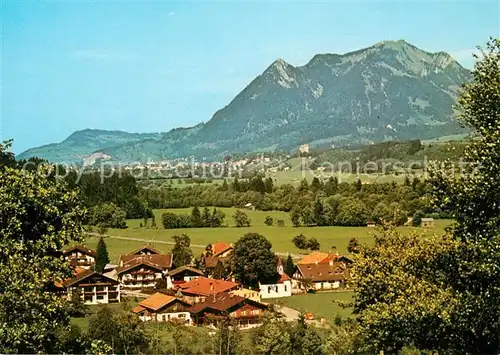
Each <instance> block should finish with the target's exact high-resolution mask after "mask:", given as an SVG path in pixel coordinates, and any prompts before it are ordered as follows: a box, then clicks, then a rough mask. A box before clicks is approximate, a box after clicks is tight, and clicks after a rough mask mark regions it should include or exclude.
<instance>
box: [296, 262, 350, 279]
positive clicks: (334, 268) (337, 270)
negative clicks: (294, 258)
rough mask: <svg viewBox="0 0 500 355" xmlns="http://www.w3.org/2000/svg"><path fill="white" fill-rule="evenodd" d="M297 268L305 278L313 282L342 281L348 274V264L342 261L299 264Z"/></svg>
mask: <svg viewBox="0 0 500 355" xmlns="http://www.w3.org/2000/svg"><path fill="white" fill-rule="evenodd" d="M297 269H298V271H299V272H300V273H301V274H302V276H303V277H304V278H305V279H309V280H311V281H313V282H321V281H342V280H345V278H346V277H347V275H348V271H347V269H346V265H345V264H344V263H342V262H333V263H331V264H330V263H321V264H298V265H297Z"/></svg>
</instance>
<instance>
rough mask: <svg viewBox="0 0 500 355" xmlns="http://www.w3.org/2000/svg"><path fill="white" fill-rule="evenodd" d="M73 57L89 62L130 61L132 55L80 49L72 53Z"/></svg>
mask: <svg viewBox="0 0 500 355" xmlns="http://www.w3.org/2000/svg"><path fill="white" fill-rule="evenodd" d="M70 55H71V56H72V57H75V58H79V59H89V60H116V59H130V58H132V56H131V55H129V54H126V53H121V52H117V51H112V50H103V49H78V50H75V51H73V52H71V53H70Z"/></svg>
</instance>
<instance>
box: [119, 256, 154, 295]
mask: <svg viewBox="0 0 500 355" xmlns="http://www.w3.org/2000/svg"><path fill="white" fill-rule="evenodd" d="M114 273H116V276H117V277H118V281H120V283H121V285H122V287H123V288H124V289H129V290H139V289H147V288H153V287H155V286H156V282H157V281H158V280H161V279H162V278H163V268H162V267H161V266H159V265H158V264H153V263H152V262H149V261H147V260H141V259H134V260H133V261H132V262H129V263H127V264H125V265H123V266H120V267H118V268H116V269H115V271H114Z"/></svg>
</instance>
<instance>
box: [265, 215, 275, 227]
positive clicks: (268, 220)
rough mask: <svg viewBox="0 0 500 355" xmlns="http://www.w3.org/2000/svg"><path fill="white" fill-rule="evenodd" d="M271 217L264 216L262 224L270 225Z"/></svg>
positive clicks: (271, 223) (271, 222)
mask: <svg viewBox="0 0 500 355" xmlns="http://www.w3.org/2000/svg"><path fill="white" fill-rule="evenodd" d="M273 222H274V221H273V217H271V216H266V218H265V219H264V224H265V225H266V226H272V225H273Z"/></svg>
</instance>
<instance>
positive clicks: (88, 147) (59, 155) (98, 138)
mask: <svg viewBox="0 0 500 355" xmlns="http://www.w3.org/2000/svg"><path fill="white" fill-rule="evenodd" d="M161 137H162V134H160V133H127V132H122V131H105V130H101V129H84V130H82V131H76V132H74V133H73V134H71V135H70V136H69V137H68V138H66V139H65V140H63V141H62V142H61V143H52V144H47V145H43V146H41V147H37V148H32V149H28V150H26V151H24V152H23V153H21V154H19V155H17V156H16V159H18V160H21V159H28V158H30V157H39V158H43V159H47V160H49V161H51V162H54V163H60V162H66V163H74V162H82V159H83V158H85V157H87V156H89V155H90V154H92V153H93V152H96V151H101V150H103V149H105V148H109V147H114V146H117V145H123V144H131V143H135V142H140V141H144V140H154V139H160V138H161Z"/></svg>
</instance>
